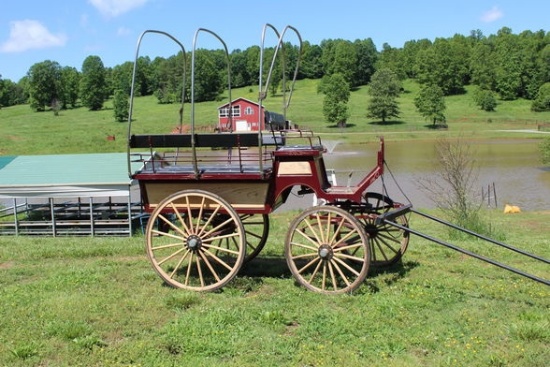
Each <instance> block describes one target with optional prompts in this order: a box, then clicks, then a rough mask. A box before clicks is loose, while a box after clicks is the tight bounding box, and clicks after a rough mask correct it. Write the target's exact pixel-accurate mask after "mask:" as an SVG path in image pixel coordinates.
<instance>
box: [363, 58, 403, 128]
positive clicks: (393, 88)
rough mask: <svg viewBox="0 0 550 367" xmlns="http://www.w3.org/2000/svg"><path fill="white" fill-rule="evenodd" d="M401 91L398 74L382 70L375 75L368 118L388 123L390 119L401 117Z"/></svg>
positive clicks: (372, 82)
mask: <svg viewBox="0 0 550 367" xmlns="http://www.w3.org/2000/svg"><path fill="white" fill-rule="evenodd" d="M400 91H401V82H400V81H399V78H398V77H397V74H396V73H394V72H393V71H392V70H390V69H380V70H378V71H376V72H375V73H374V75H373V76H372V79H371V82H370V85H369V95H370V96H371V99H370V102H369V105H368V107H367V108H368V114H367V117H369V118H373V119H380V120H382V123H386V120H387V119H388V118H392V117H399V105H398V103H397V97H399V93H400Z"/></svg>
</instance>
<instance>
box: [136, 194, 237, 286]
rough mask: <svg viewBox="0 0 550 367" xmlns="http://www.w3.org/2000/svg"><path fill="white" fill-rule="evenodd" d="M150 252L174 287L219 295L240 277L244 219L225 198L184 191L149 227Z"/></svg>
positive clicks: (167, 202) (168, 201)
mask: <svg viewBox="0 0 550 367" xmlns="http://www.w3.org/2000/svg"><path fill="white" fill-rule="evenodd" d="M145 235H146V252H147V257H148V258H149V260H150V261H151V264H152V265H153V268H154V269H155V271H156V272H157V273H158V275H159V276H160V277H161V278H162V279H163V280H164V281H165V282H166V283H167V284H169V285H171V286H173V287H176V288H184V289H189V290H195V291H214V290H217V289H219V288H221V287H223V286H224V285H225V284H227V283H228V282H229V281H230V280H231V279H233V277H234V276H235V275H236V274H237V273H238V271H239V270H240V267H241V265H242V263H243V260H244V257H245V252H246V236H245V230H244V227H243V224H242V222H241V219H240V218H239V215H238V214H237V213H236V212H235V210H234V209H233V208H232V207H231V205H230V204H229V203H227V202H226V201H225V200H224V199H222V198H221V197H219V196H217V195H215V194H212V193H209V192H207V191H202V190H185V191H181V192H178V193H176V194H173V195H171V196H169V197H167V198H166V199H164V200H163V201H162V202H161V203H160V204H159V205H158V206H157V208H155V210H154V211H153V212H152V213H151V217H150V219H149V222H148V224H147V230H146V233H145Z"/></svg>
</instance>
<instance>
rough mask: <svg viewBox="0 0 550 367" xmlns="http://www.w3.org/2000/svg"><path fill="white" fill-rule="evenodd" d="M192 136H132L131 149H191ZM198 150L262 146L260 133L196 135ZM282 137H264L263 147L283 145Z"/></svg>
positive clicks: (267, 135)
mask: <svg viewBox="0 0 550 367" xmlns="http://www.w3.org/2000/svg"><path fill="white" fill-rule="evenodd" d="M192 136H193V135H191V134H168V135H132V136H130V141H129V144H130V148H190V147H192V144H191V138H192ZM194 136H195V147H196V148H238V147H257V146H259V145H260V139H259V136H258V133H212V134H203V133H201V134H195V135H194ZM282 143H283V139H282V136H276V137H273V136H272V135H269V134H266V135H263V136H262V145H281V144H282Z"/></svg>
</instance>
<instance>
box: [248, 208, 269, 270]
mask: <svg viewBox="0 0 550 367" xmlns="http://www.w3.org/2000/svg"><path fill="white" fill-rule="evenodd" d="M241 222H242V223H243V226H244V231H245V233H246V256H245V258H244V262H245V263H246V262H248V261H250V260H252V259H253V258H255V257H256V256H258V254H259V253H260V251H262V249H263V248H264V246H265V243H266V241H267V236H268V235H269V216H268V215H267V214H260V215H256V214H242V215H241Z"/></svg>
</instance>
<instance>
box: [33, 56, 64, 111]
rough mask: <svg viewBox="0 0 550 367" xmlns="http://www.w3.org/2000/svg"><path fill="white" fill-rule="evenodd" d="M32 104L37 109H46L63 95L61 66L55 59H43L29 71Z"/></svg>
mask: <svg viewBox="0 0 550 367" xmlns="http://www.w3.org/2000/svg"><path fill="white" fill-rule="evenodd" d="M27 77H28V83H29V93H30V104H31V108H32V109H33V110H35V111H44V110H45V107H46V106H52V104H54V103H55V101H59V100H60V98H61V95H62V89H61V66H60V65H59V64H58V63H57V62H55V61H50V60H46V61H42V62H39V63H36V64H34V65H32V66H31V68H30V69H29V71H28V72H27Z"/></svg>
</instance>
